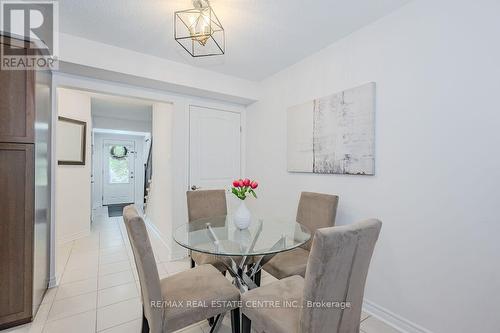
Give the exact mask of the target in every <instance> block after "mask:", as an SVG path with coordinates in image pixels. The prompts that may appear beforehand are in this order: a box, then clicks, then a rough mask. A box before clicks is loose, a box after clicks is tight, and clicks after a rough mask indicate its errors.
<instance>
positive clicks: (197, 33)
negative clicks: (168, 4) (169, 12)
mask: <svg viewBox="0 0 500 333" xmlns="http://www.w3.org/2000/svg"><path fill="white" fill-rule="evenodd" d="M193 6H194V8H192V9H187V10H181V11H177V12H175V13H174V38H175V40H176V41H177V42H178V43H179V44H180V45H181V46H182V47H183V48H184V50H186V51H187V52H188V53H189V54H190V55H191V56H192V57H206V56H213V55H222V54H224V52H225V47H226V46H225V36H224V28H223V27H222V24H221V23H220V21H219V19H218V18H217V15H215V12H214V10H213V9H212V7H211V6H210V3H209V2H208V0H193Z"/></svg>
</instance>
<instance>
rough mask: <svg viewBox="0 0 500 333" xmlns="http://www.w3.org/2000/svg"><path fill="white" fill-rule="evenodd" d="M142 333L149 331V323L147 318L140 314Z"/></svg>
mask: <svg viewBox="0 0 500 333" xmlns="http://www.w3.org/2000/svg"><path fill="white" fill-rule="evenodd" d="M141 332H142V333H149V324H148V320H147V319H146V317H145V316H144V315H142V328H141Z"/></svg>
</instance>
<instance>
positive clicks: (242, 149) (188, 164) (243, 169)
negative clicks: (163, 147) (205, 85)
mask: <svg viewBox="0 0 500 333" xmlns="http://www.w3.org/2000/svg"><path fill="white" fill-rule="evenodd" d="M193 107H196V108H204V109H210V110H215V111H221V112H231V113H237V114H239V115H240V126H241V132H240V175H241V177H245V172H246V112H245V109H242V108H241V106H235V107H232V106H230V105H228V106H227V107H226V106H224V107H221V106H220V105H219V106H217V105H212V104H209V103H207V104H205V103H190V104H188V105H187V106H186V119H185V123H186V128H187V131H186V147H185V149H186V167H187V171H186V180H185V188H186V191H190V190H191V188H190V182H191V179H190V173H191V172H190V170H191V108H193ZM229 185H230V184H228V186H229Z"/></svg>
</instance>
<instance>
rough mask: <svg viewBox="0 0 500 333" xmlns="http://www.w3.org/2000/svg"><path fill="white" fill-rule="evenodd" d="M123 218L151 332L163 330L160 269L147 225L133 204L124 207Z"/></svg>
mask: <svg viewBox="0 0 500 333" xmlns="http://www.w3.org/2000/svg"><path fill="white" fill-rule="evenodd" d="M123 220H124V222H125V226H126V228H127V233H128V238H129V240H130V245H131V247H132V252H133V253H134V260H135V266H136V267H137V273H138V274H139V283H140V285H141V297H142V305H143V310H144V316H145V317H146V319H147V320H148V325H149V329H150V332H151V333H159V332H161V331H162V325H163V314H164V309H163V304H161V303H160V302H161V301H162V300H163V298H162V295H161V287H160V278H159V276H158V269H157V268H156V261H155V258H154V254H153V249H152V248H151V242H150V241H149V236H148V232H147V229H146V225H145V224H144V220H143V219H142V217H140V216H139V214H138V213H137V210H136V209H135V207H134V206H133V205H129V206H127V207H125V208H124V210H123ZM156 302H158V303H156Z"/></svg>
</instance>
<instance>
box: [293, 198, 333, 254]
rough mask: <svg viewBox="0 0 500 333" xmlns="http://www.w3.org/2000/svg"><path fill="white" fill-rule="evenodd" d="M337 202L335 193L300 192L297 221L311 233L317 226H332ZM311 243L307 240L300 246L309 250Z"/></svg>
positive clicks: (313, 232)
mask: <svg viewBox="0 0 500 333" xmlns="http://www.w3.org/2000/svg"><path fill="white" fill-rule="evenodd" d="M338 203H339V197H338V196H337V195H331V194H323V193H314V192H302V193H301V194H300V200H299V206H298V208H297V222H299V223H300V224H303V225H305V226H306V227H308V228H309V230H310V231H311V234H312V235H314V234H315V232H316V230H318V229H319V228H327V227H333V226H334V225H335V216H336V215H337V206H338ZM311 243H312V241H309V242H307V243H306V244H304V245H303V246H302V247H303V248H304V249H306V250H310V249H311Z"/></svg>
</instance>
